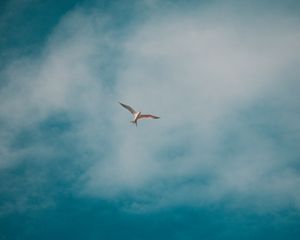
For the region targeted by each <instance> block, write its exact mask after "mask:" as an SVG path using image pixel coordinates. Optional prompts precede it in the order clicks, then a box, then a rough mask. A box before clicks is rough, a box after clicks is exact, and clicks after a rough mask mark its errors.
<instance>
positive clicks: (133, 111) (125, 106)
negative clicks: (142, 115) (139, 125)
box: [119, 102, 136, 114]
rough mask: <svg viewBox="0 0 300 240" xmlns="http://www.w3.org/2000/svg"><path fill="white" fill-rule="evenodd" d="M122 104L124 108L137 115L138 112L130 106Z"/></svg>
mask: <svg viewBox="0 0 300 240" xmlns="http://www.w3.org/2000/svg"><path fill="white" fill-rule="evenodd" d="M119 103H120V102H119ZM120 104H121V106H122V107H124V108H126V109H127V110H128V111H129V112H131V113H132V114H136V111H135V110H134V109H133V108H132V107H130V106H128V105H126V104H123V103H120Z"/></svg>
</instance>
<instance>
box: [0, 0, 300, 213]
mask: <svg viewBox="0 0 300 240" xmlns="http://www.w3.org/2000/svg"><path fill="white" fill-rule="evenodd" d="M153 4H154V3H153ZM207 11H208V12H207ZM223 14H224V15H223V19H225V20H226V21H218V20H216V18H215V14H214V9H209V10H207V9H206V10H204V11H203V12H202V11H198V10H197V11H196V10H195V11H193V13H190V14H181V13H177V12H173V13H172V14H165V15H164V16H162V15H160V14H157V15H155V16H154V17H153V18H152V17H150V18H149V19H148V20H147V21H145V22H143V23H140V24H137V25H136V26H135V28H134V29H133V30H132V29H131V30H130V32H129V33H128V37H127V38H123V39H122V41H120V40H118V39H116V38H115V37H116V35H115V34H114V30H112V29H110V30H109V28H108V27H107V26H109V24H108V25H106V24H107V22H109V18H106V17H104V16H98V14H97V13H96V12H93V11H91V12H88V13H87V12H86V11H82V10H80V9H79V10H76V11H74V12H72V13H70V14H69V15H68V16H66V17H65V18H64V19H63V20H62V22H61V23H60V24H59V26H58V27H57V28H56V30H55V32H54V33H53V34H52V35H51V37H50V39H49V42H48V43H47V45H46V47H45V50H44V52H43V54H42V56H38V57H36V59H25V60H23V61H19V64H17V65H16V64H13V63H12V64H11V66H12V67H11V68H10V69H8V70H7V72H6V74H7V75H6V76H7V78H8V79H9V82H8V85H7V86H6V87H5V88H4V89H2V93H3V94H1V99H0V100H1V103H0V104H1V118H2V119H4V120H3V122H4V123H5V124H6V131H4V132H3V133H2V135H10V137H6V140H5V141H2V143H1V149H2V150H1V151H2V152H4V154H5V156H6V157H5V158H4V160H2V161H1V165H0V166H1V167H8V166H9V165H11V163H12V161H11V160H9V161H8V160H7V159H9V158H14V159H20V158H21V157H20V156H15V154H16V153H15V152H13V150H11V149H9V147H7V146H8V145H9V143H10V141H12V139H13V138H14V137H15V135H14V133H15V132H18V131H19V130H20V129H23V128H24V127H25V128H26V127H28V125H33V126H34V125H35V124H37V123H39V122H41V121H43V120H45V119H47V117H48V116H49V114H51V113H53V112H55V111H65V112H67V113H68V114H69V115H70V116H73V117H74V118H76V119H80V121H78V122H77V125H76V128H75V129H73V131H74V132H73V133H72V134H73V135H72V138H71V139H68V141H76V142H78V148H79V150H78V151H79V152H82V153H83V154H82V156H83V157H82V158H81V159H79V160H78V161H79V162H81V161H88V165H89V168H86V165H84V164H83V165H84V166H85V167H83V168H82V169H81V171H82V178H81V179H80V180H79V181H78V182H76V183H75V184H77V187H75V189H77V190H78V191H79V194H84V195H88V196H91V195H92V196H97V197H99V198H108V199H118V198H119V197H124V196H126V197H128V198H129V199H130V200H131V206H129V208H131V207H132V208H134V209H138V210H141V209H148V208H150V209H153V208H157V207H161V206H170V205H174V204H187V205H190V204H192V205H196V206H201V205H203V204H218V203H220V202H222V201H224V200H226V199H230V202H232V204H234V205H237V206H248V205H250V206H252V207H258V208H262V209H266V208H269V207H270V208H273V207H286V206H294V207H299V203H300V201H299V196H300V192H299V190H298V189H297V186H298V185H299V184H298V183H299V179H300V177H299V174H298V171H297V170H296V169H293V167H291V166H290V165H289V163H291V162H292V161H294V160H291V158H290V155H289V154H288V153H287V152H288V151H287V148H283V149H278V145H277V144H278V143H277V142H276V139H273V138H272V137H271V136H269V135H268V134H265V133H264V131H265V129H264V128H261V129H258V128H256V127H255V126H252V125H251V121H250V120H249V119H247V118H246V117H244V115H243V113H247V114H250V119H256V116H255V115H257V114H258V113H257V112H256V111H255V110H254V111H253V110H251V109H252V108H253V106H254V105H255V104H259V103H264V102H266V103H270V102H272V98H273V96H278V92H279V96H281V95H280V90H278V89H281V88H282V87H283V86H287V85H289V84H290V82H289V81H288V79H291V78H293V77H294V78H297V77H299V75H300V74H299V70H298V69H295V72H294V73H293V75H292V76H290V75H288V74H289V70H290V68H291V67H293V64H294V63H295V62H299V54H300V46H299V41H297V40H298V39H299V34H300V32H299V30H298V28H297V26H298V25H297V24H298V19H293V18H288V19H286V18H285V16H283V15H277V16H274V18H276V19H275V20H274V19H273V20H272V21H270V19H269V16H266V17H263V16H260V15H258V16H257V19H258V20H256V22H254V23H251V22H248V20H249V19H248V20H247V19H244V18H243V17H241V16H237V15H234V16H232V13H231V12H226V11H225V12H223ZM272 14H273V13H272ZM227 15H228V17H226V16H227ZM266 26H267V28H266ZM124 39H125V40H124ZM111 49H118V51H120V52H119V54H118V55H117V57H118V58H120V59H119V62H120V63H122V64H119V65H117V64H115V69H114V70H113V71H114V73H111V74H115V76H116V80H115V81H114V82H110V80H109V79H110V78H108V76H107V73H104V71H102V69H103V66H107V65H109V64H110V61H112V60H111V59H112V58H113V57H111V56H110V55H109V54H110V50H111ZM115 57H116V56H115ZM20 63H21V64H20ZM114 63H115V62H113V63H112V64H114ZM20 65H21V66H23V67H17V68H16V66H20ZM112 69H113V68H112ZM285 76H288V79H286V78H285ZM296 88H299V84H296ZM276 92H277V93H276ZM283 94H284V95H285V96H287V99H290V97H289V96H288V93H286V92H283ZM119 100H121V101H124V102H126V103H129V104H132V105H133V106H134V107H136V108H137V109H141V110H143V111H147V112H151V113H155V114H158V115H160V116H161V119H160V120H158V121H148V122H147V121H145V122H141V123H140V126H139V127H138V128H135V127H132V126H131V125H130V124H129V123H128V121H129V117H130V116H129V114H128V113H127V112H125V111H124V110H123V109H121V108H120V107H119V106H118V105H117V101H119ZM296 100H297V97H296ZM24 102H26V104H24ZM283 102H284V101H280V100H279V103H283ZM289 104H290V105H291V106H293V105H294V104H296V103H294V102H289ZM274 108H275V110H274ZM291 108H292V107H291ZM267 109H268V110H269V111H270V112H269V113H265V116H266V119H263V122H264V123H265V124H267V123H268V121H273V120H274V119H273V116H277V114H278V111H279V110H278V108H276V106H273V110H274V111H275V112H276V111H277V112H276V114H275V115H274V112H273V111H272V109H270V108H267ZM292 109H293V108H292ZM285 114H287V119H288V121H285V120H282V122H279V123H278V124H279V126H278V127H279V128H281V129H283V130H282V131H285V130H286V129H287V128H290V126H287V125H288V124H287V122H288V123H289V124H290V123H291V122H290V118H289V116H290V117H294V116H295V114H296V113H295V111H294V110H291V111H288V112H285ZM127 118H128V121H127ZM257 118H259V116H257ZM254 124H255V123H254ZM292 124H293V126H292V127H291V128H292V129H293V128H296V125H297V122H294V123H292ZM11 129H14V131H13V132H12V133H10V131H11ZM295 138H296V139H299V134H298V135H297V134H296V136H295ZM283 141H284V140H283ZM287 144H290V143H289V142H288V143H287ZM40 147H41V146H39V145H37V146H33V147H31V148H30V149H29V150H28V151H30V152H32V151H33V152H34V151H38V149H37V148H40ZM46 149H47V148H46ZM47 151H50V152H51V151H57V149H48V150H47ZM85 152H89V154H84V153H85ZM17 154H18V153H17ZM24 154H25V155H26V154H28V153H27V152H26V151H25V153H24ZM296 154H299V153H296ZM21 156H23V155H22V154H21ZM5 159H6V160H5ZM16 161H17V160H16ZM16 164H17V163H16ZM79 165H80V164H79ZM282 179H284V180H282Z"/></svg>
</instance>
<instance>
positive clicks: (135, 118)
mask: <svg viewBox="0 0 300 240" xmlns="http://www.w3.org/2000/svg"><path fill="white" fill-rule="evenodd" d="M119 103H120V104H121V106H122V107H124V108H126V109H127V110H128V111H129V112H131V114H132V115H133V121H130V122H131V123H133V124H135V125H136V126H137V121H138V120H139V119H142V118H152V119H158V118H159V117H157V116H154V115H151V114H142V113H141V112H137V111H135V110H134V109H133V108H132V107H130V106H128V105H126V104H123V103H121V102H119Z"/></svg>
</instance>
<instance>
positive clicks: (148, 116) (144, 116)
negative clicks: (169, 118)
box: [139, 114, 159, 119]
mask: <svg viewBox="0 0 300 240" xmlns="http://www.w3.org/2000/svg"><path fill="white" fill-rule="evenodd" d="M139 118H153V119H158V118H159V117H157V116H154V115H151V114H141V115H140V116H139Z"/></svg>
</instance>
